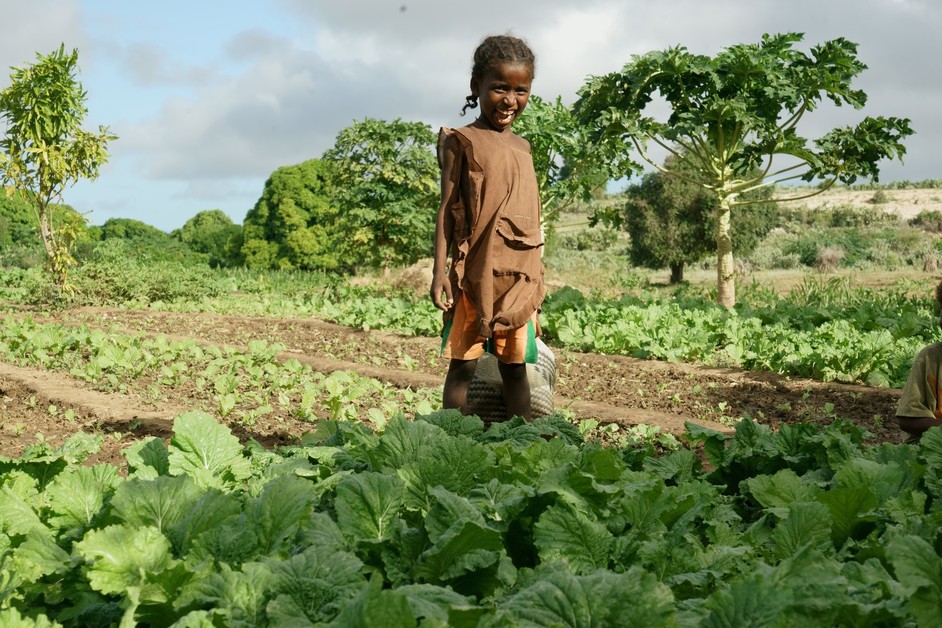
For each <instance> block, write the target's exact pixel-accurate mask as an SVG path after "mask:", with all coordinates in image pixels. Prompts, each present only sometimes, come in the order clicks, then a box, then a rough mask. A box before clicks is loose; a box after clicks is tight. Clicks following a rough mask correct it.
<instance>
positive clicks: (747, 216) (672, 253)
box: [592, 157, 776, 283]
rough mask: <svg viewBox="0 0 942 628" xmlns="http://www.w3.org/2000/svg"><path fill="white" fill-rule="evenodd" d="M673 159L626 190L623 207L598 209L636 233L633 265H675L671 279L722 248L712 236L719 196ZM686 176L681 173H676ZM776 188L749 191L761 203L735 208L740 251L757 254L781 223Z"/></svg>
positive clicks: (606, 219) (596, 217)
mask: <svg viewBox="0 0 942 628" xmlns="http://www.w3.org/2000/svg"><path fill="white" fill-rule="evenodd" d="M676 162H677V160H676V158H675V157H669V158H668V159H667V160H666V162H665V164H664V167H665V169H666V170H669V171H671V172H672V173H675V174H667V173H665V172H662V171H660V170H656V171H654V172H649V173H647V174H645V175H644V176H643V177H642V179H641V181H640V182H639V183H637V184H634V185H631V186H630V187H629V188H628V189H627V191H626V197H627V198H626V201H625V203H624V204H623V205H621V206H607V207H605V208H601V209H599V210H596V211H595V213H594V214H593V216H592V220H593V222H598V221H600V222H603V223H605V224H607V225H609V226H614V227H624V228H625V229H626V230H627V231H628V233H629V234H630V236H631V240H630V242H631V243H630V246H629V249H628V253H629V259H630V260H631V262H632V264H634V265H636V266H641V267H644V268H651V269H653V270H657V269H660V268H665V267H667V268H670V271H671V278H670V281H671V283H677V282H679V281H682V280H683V278H684V269H685V267H686V266H687V265H688V264H692V263H695V262H699V261H701V260H703V259H704V258H706V257H708V256H709V255H710V254H711V253H714V252H715V251H716V244H715V241H714V239H713V238H712V235H713V234H714V233H715V231H716V214H717V212H716V206H717V199H716V196H715V195H714V194H711V193H709V192H708V191H707V190H705V189H704V188H703V187H701V186H699V185H696V184H694V183H692V182H691V181H690V180H689V178H688V177H687V176H684V174H685V173H684V172H683V167H684V165H683V164H677V163H676ZM675 175H680V176H675ZM771 196H772V188H769V187H766V188H760V189H758V190H753V191H751V192H746V193H745V194H744V195H743V197H744V198H747V197H748V199H749V200H751V201H765V202H756V203H754V204H751V205H749V206H748V207H745V208H743V209H742V210H740V211H736V212H733V213H732V215H731V217H730V230H731V232H732V235H733V251H734V253H735V254H736V255H743V254H748V253H750V252H752V251H753V250H754V249H755V247H756V246H757V245H758V244H759V242H760V241H761V239H762V238H763V237H765V235H766V234H768V232H769V231H770V230H771V229H772V227H774V226H775V222H776V215H775V209H774V204H773V203H772V202H771V201H770V199H771Z"/></svg>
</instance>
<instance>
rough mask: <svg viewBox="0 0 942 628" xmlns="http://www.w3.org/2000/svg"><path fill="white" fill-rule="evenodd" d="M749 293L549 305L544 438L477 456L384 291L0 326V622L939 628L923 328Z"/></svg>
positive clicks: (804, 291) (800, 295)
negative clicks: (918, 397)
mask: <svg viewBox="0 0 942 628" xmlns="http://www.w3.org/2000/svg"><path fill="white" fill-rule="evenodd" d="M245 285H247V286H249V287H251V286H250V284H248V282H246V283H245ZM745 294H746V296H747V297H748V299H744V303H743V304H742V305H741V306H739V307H738V308H737V310H736V311H735V312H726V313H725V314H724V313H723V311H722V310H720V309H718V307H717V306H715V305H713V304H711V303H710V302H709V299H708V298H707V297H704V296H702V295H701V294H699V293H697V291H696V290H693V289H687V290H686V291H685V290H680V291H677V292H675V293H674V294H673V295H672V296H670V297H669V298H665V297H664V296H663V295H661V296H658V295H656V294H654V293H649V292H648V291H646V290H633V291H630V292H626V293H625V294H624V295H622V296H621V297H619V298H617V299H606V298H599V297H596V298H593V299H592V300H591V302H590V301H589V300H588V299H587V298H586V295H583V294H581V293H579V292H576V291H574V290H571V289H568V290H559V291H557V292H555V293H554V295H553V297H551V298H550V299H548V301H547V303H546V307H545V309H544V312H543V316H544V321H543V323H544V325H543V327H544V330H545V331H546V334H547V336H546V339H547V342H548V343H549V344H550V346H551V347H552V348H553V350H554V352H555V353H556V355H557V367H558V377H559V380H558V385H557V388H556V406H557V409H558V414H557V415H555V416H552V417H548V418H544V419H539V420H536V421H534V422H533V423H530V424H524V423H522V422H519V421H516V422H510V423H507V424H504V425H497V426H495V427H492V428H491V429H490V430H487V431H484V430H483V425H482V423H481V422H480V421H479V420H478V419H477V418H475V417H461V416H460V415H457V414H455V413H450V412H441V411H440V410H439V405H440V402H439V399H440V393H441V382H442V379H443V376H444V369H445V364H444V362H443V361H442V359H441V358H440V357H439V356H438V346H439V342H438V339H437V338H435V337H434V333H430V332H429V330H434V329H435V326H436V321H435V314H434V312H431V311H430V310H428V309H427V308H428V305H427V303H426V302H425V299H424V298H422V297H415V296H411V297H410V296H409V295H408V294H407V293H405V292H395V293H390V292H384V291H382V290H376V289H372V288H362V289H352V288H347V287H338V286H330V285H321V286H316V287H305V288H299V289H295V290H294V291H292V290H283V291H281V292H279V291H277V290H275V291H271V292H269V293H265V294H259V293H258V292H255V291H249V292H248V293H240V292H230V293H229V294H227V295H226V296H223V297H219V298H212V299H206V300H204V301H202V302H200V303H192V302H191V303H187V302H175V303H152V304H151V305H150V306H149V307H147V308H137V309H134V308H129V307H110V308H104V307H96V308H72V309H66V310H60V311H43V310H39V309H35V308H26V307H20V306H10V307H8V308H7V311H6V314H5V316H4V318H3V320H2V324H0V391H2V394H0V403H2V406H0V412H2V417H3V431H2V434H0V455H2V457H0V596H2V597H0V624H2V625H16V622H22V623H23V624H24V625H64V626H71V625H125V626H131V625H151V626H172V625H176V626H211V625H215V626H221V625H226V626H228V625H245V626H250V625H251V626H256V625H273V626H280V625H297V626H306V625H334V626H362V625H380V624H381V625H392V626H415V625H422V626H446V625H447V626H507V625H510V626H514V625H520V626H557V625H564V626H589V625H644V626H649V625H651V626H656V625H664V626H740V625H772V626H790V625H794V624H796V623H798V622H806V623H808V624H809V625H852V626H907V625H912V626H918V625H935V624H936V623H937V622H938V620H939V618H940V613H942V607H940V602H939V600H940V599H942V596H940V586H942V576H940V573H942V571H940V570H942V563H940V559H939V551H938V550H939V543H940V538H939V532H938V531H939V529H940V523H942V522H940V520H939V517H940V515H939V509H938V499H939V493H940V482H939V478H938V476H939V475H940V473H942V440H940V439H942V432H940V431H933V432H931V433H930V435H929V436H927V438H926V439H925V440H924V443H923V444H922V445H920V446H919V447H912V446H909V445H900V444H897V441H898V432H897V430H896V427H895V423H894V421H893V419H892V415H893V412H894V409H895V404H896V400H897V398H898V394H899V390H898V388H895V387H889V386H886V385H879V384H880V382H881V381H882V382H883V383H884V384H886V383H889V382H895V381H897V380H898V378H899V372H900V371H901V370H902V371H903V372H904V374H905V370H906V366H905V362H906V360H908V359H910V358H909V357H908V356H907V355H906V353H907V351H910V350H911V349H910V346H912V347H915V346H917V345H920V344H923V343H926V342H928V341H931V340H932V339H933V338H934V337H935V336H934V335H935V334H938V331H937V329H936V328H934V327H933V326H932V325H931V322H932V321H931V316H932V313H931V308H930V306H929V304H928V303H927V301H926V300H925V298H924V297H921V296H918V295H916V296H913V295H912V294H911V293H910V292H907V291H906V290H904V289H895V288H894V289H884V290H880V291H870V290H868V289H864V288H860V289H857V288H853V289H851V288H849V287H848V286H844V285H843V284H839V283H833V282H832V283H829V284H825V283H807V284H805V285H804V286H803V287H802V288H801V289H800V290H796V291H795V292H794V293H793V294H791V295H790V296H788V298H780V297H778V296H775V295H774V294H772V293H771V292H767V291H763V289H761V288H756V289H754V290H753V292H752V293H749V292H746V293H745ZM855 312H856V313H857V314H856V315H854V314H853V313H855ZM318 319H332V320H333V321H335V322H326V321H324V320H318ZM880 321H882V322H880ZM927 321H928V322H927ZM875 322H878V323H875ZM763 329H764V330H765V333H756V331H761V330H763ZM776 330H777V331H776ZM816 334H817V335H816ZM821 334H829V336H827V338H829V340H828V342H827V343H824V342H822V341H821V338H824V337H825V336H823V335H821ZM619 335H621V337H622V340H621V341H619V340H618V338H619ZM841 338H842V340H841ZM757 341H763V342H765V343H766V344H765V345H761V346H764V347H765V349H763V350H757V349H756V345H755V343H756V342H757ZM606 343H607V344H606ZM825 346H826V347H830V349H829V350H828V351H824V350H823V348H824V347H825ZM772 349H774V350H772ZM605 351H608V352H609V354H605V353H604V352H605ZM878 351H882V353H878ZM759 356H764V357H765V358H766V363H764V364H760V363H758V362H757V361H756V360H757V358H758V357H759ZM775 356H780V357H778V358H775ZM773 358H774V359H775V360H777V362H775V363H773ZM786 358H787V359H786ZM750 360H752V361H751V362H750ZM900 365H904V366H900ZM744 367H751V368H744ZM881 378H882V380H881ZM865 380H868V381H870V384H869V385H867V384H865V383H864V381H865Z"/></svg>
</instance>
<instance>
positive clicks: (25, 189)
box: [0, 45, 116, 286]
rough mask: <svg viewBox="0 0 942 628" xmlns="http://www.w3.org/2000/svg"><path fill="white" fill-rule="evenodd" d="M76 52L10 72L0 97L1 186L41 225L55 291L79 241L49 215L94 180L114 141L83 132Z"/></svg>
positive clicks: (40, 58)
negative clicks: (74, 189)
mask: <svg viewBox="0 0 942 628" xmlns="http://www.w3.org/2000/svg"><path fill="white" fill-rule="evenodd" d="M77 72H78V50H73V51H72V52H70V53H67V52H66V51H65V46H64V45H62V46H60V47H59V49H58V50H56V51H53V52H52V53H51V54H48V55H41V54H38V55H37V61H36V63H34V64H32V65H26V66H23V67H19V68H13V71H12V73H11V75H10V85H9V86H8V87H6V88H4V89H3V90H2V91H0V117H2V118H3V119H4V121H5V123H6V133H5V135H4V136H3V139H0V182H4V183H9V184H10V186H11V188H12V190H13V191H14V192H16V193H18V194H19V195H20V197H21V198H22V199H23V200H24V201H25V202H27V203H29V204H30V205H31V206H32V208H33V210H34V215H35V219H36V222H37V224H38V227H39V234H40V238H41V240H42V243H43V247H44V248H45V251H46V255H47V257H48V260H49V266H50V269H51V271H52V273H53V276H54V277H55V280H56V283H57V284H58V285H60V286H61V285H64V284H65V279H66V273H67V271H68V268H69V267H70V266H72V265H74V264H75V259H74V258H73V257H72V253H71V248H72V245H73V244H74V242H75V240H76V239H77V237H78V236H79V235H80V233H79V231H77V230H76V228H75V226H74V225H73V224H72V223H69V222H59V221H57V220H56V215H55V214H54V212H53V206H54V204H55V202H61V200H62V194H63V192H64V190H65V189H66V187H68V186H69V185H72V184H74V183H76V182H77V181H79V180H80V179H95V178H97V177H98V173H99V170H100V168H101V167H102V165H103V164H104V163H105V162H106V161H107V159H108V152H107V144H108V142H109V141H111V140H114V139H116V136H114V135H112V134H111V132H110V131H109V130H108V128H107V127H105V126H99V127H98V131H97V132H90V131H85V130H83V129H82V128H81V124H82V122H83V120H84V118H85V114H86V113H87V110H86V108H85V100H86V94H85V91H84V90H83V89H82V85H81V83H80V82H79V81H78V78H77Z"/></svg>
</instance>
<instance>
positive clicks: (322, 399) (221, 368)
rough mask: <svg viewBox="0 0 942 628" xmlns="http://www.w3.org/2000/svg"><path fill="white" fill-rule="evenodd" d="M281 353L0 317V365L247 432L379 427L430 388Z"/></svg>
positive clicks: (425, 400) (429, 394)
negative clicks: (50, 373)
mask: <svg viewBox="0 0 942 628" xmlns="http://www.w3.org/2000/svg"><path fill="white" fill-rule="evenodd" d="M282 349H283V347H281V346H279V345H277V344H268V343H266V342H264V341H261V340H254V341H251V342H249V343H248V346H247V347H246V349H245V350H238V349H235V348H224V347H218V346H212V345H203V344H200V343H198V342H196V341H195V340H192V339H184V340H172V339H168V338H167V337H166V336H162V335H158V336H154V337H150V336H145V335H133V334H126V333H120V332H117V331H116V330H113V329H112V330H107V331H105V330H101V329H91V328H88V327H87V326H74V327H73V326H65V325H58V324H40V323H37V322H34V321H32V320H31V319H28V318H14V317H12V316H8V317H6V318H5V319H4V321H3V323H2V325H0V359H3V360H5V361H9V362H13V363H18V364H23V365H29V366H36V367H40V368H44V369H50V370H59V371H65V372H68V373H69V374H70V375H72V376H74V377H77V378H79V379H82V380H84V381H87V382H89V383H91V384H93V385H94V386H95V387H96V388H98V389H100V390H104V391H118V392H122V393H126V392H128V391H129V390H132V389H133V390H135V391H138V392H140V393H141V394H142V395H143V396H144V397H145V398H148V399H150V400H151V401H152V402H157V401H160V400H164V399H167V398H168V397H172V398H174V399H175V400H179V399H186V400H187V402H188V406H187V407H189V408H192V409H202V410H205V411H208V412H210V413H212V414H214V415H215V416H217V417H221V418H225V419H227V420H234V421H236V422H238V423H241V424H243V425H254V424H255V423H256V422H257V421H258V420H259V419H260V418H262V417H266V418H267V419H275V420H277V421H285V420H288V419H293V420H299V421H314V420H317V419H323V418H331V419H357V418H360V419H362V418H367V417H368V418H369V420H370V421H371V422H373V423H374V424H375V425H382V424H383V423H385V421H386V420H388V419H389V417H392V416H394V415H396V414H398V413H400V412H406V413H408V414H410V415H411V414H413V413H414V412H416V411H418V412H429V411H431V410H432V408H433V404H434V403H437V401H438V397H439V396H440V392H439V391H438V390H436V389H427V388H422V389H418V390H415V391H413V390H409V389H397V388H394V387H392V386H390V385H388V384H386V383H384V382H381V381H379V380H377V379H373V378H369V377H363V376H360V375H358V374H356V373H353V372H350V371H335V372H332V373H320V372H317V371H314V370H312V369H311V368H310V366H308V365H306V364H303V363H302V362H300V361H298V360H297V359H294V358H289V359H286V360H283V359H280V358H279V353H280V352H281V351H282Z"/></svg>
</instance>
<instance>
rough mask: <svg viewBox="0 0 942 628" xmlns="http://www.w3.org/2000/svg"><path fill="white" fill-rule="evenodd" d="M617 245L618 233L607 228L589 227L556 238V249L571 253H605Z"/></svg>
mask: <svg viewBox="0 0 942 628" xmlns="http://www.w3.org/2000/svg"><path fill="white" fill-rule="evenodd" d="M617 243H618V231H617V230H615V229H611V228H609V227H601V226H599V227H590V228H586V229H581V230H579V231H577V232H574V233H563V234H559V235H557V236H556V242H555V244H556V247H558V248H560V249H569V250H572V251H607V250H609V249H610V248H612V247H613V246H615V244H617Z"/></svg>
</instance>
